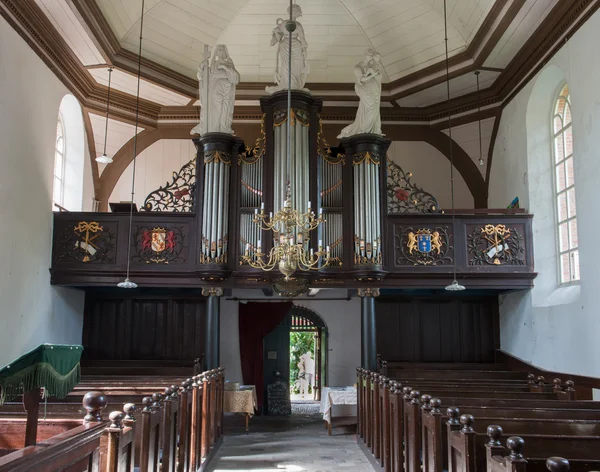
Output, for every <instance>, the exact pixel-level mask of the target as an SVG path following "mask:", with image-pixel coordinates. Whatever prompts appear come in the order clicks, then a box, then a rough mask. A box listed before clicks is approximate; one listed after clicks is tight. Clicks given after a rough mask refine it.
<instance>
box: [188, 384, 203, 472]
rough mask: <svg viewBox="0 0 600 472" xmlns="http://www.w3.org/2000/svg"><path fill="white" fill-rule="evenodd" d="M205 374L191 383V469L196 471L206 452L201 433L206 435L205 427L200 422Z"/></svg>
mask: <svg viewBox="0 0 600 472" xmlns="http://www.w3.org/2000/svg"><path fill="white" fill-rule="evenodd" d="M202 379H203V375H202V374H201V375H196V376H194V377H193V378H192V380H193V382H192V385H191V395H192V408H191V415H190V416H191V422H190V470H191V471H196V470H197V469H198V466H199V464H200V463H201V460H202V457H204V453H203V452H201V450H200V440H201V435H202V436H204V431H203V428H202V426H201V424H200V418H201V416H200V413H199V412H200V411H201V410H202V397H201V391H202V390H201V389H202V387H201V385H202Z"/></svg>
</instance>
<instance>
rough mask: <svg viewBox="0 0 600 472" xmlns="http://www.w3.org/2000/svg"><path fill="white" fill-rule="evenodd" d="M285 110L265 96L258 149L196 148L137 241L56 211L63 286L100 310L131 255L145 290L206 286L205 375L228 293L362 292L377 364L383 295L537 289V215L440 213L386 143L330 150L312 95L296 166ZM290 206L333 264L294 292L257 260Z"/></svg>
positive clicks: (106, 223)
mask: <svg viewBox="0 0 600 472" xmlns="http://www.w3.org/2000/svg"><path fill="white" fill-rule="evenodd" d="M286 100H287V97H286V94H285V92H278V93H275V94H273V95H271V96H269V97H265V98H263V99H261V107H262V111H263V119H262V122H261V126H260V134H259V135H257V136H256V139H255V141H254V142H251V143H245V142H242V141H241V140H240V139H239V138H237V137H235V136H232V135H229V134H225V133H206V134H204V135H203V136H202V137H201V138H199V139H198V138H194V144H195V146H196V148H197V158H196V161H195V162H190V163H189V164H187V165H185V166H184V167H183V168H182V169H181V170H180V171H179V172H178V173H174V177H173V180H172V182H169V183H168V184H167V185H165V186H164V187H161V188H159V189H156V191H154V192H152V193H150V194H149V195H148V196H147V198H146V201H145V204H144V206H143V207H142V208H141V210H142V211H140V212H139V213H134V214H133V217H132V233H131V234H132V238H131V240H129V239H128V232H127V230H128V220H129V216H130V215H129V213H55V215H54V218H55V222H54V242H53V256H52V268H51V277H52V283H53V284H55V285H63V286H73V287H85V288H86V289H87V290H91V292H90V295H89V299H90V300H100V299H101V298H102V297H101V296H100V297H99V296H98V295H93V293H95V292H94V291H95V290H98V289H101V288H102V287H114V286H115V285H116V283H117V282H118V281H119V280H120V279H122V277H123V275H124V273H125V269H126V267H127V254H128V247H127V246H128V245H130V265H131V273H130V274H131V278H132V280H135V282H136V283H137V284H138V285H139V286H140V288H150V289H155V288H161V289H165V290H169V289H173V290H178V289H193V288H196V289H200V288H201V289H202V293H203V295H205V296H206V297H208V298H207V300H208V304H207V313H206V321H205V322H206V326H209V325H210V327H211V328H210V332H211V333H212V334H208V333H204V338H205V342H204V344H203V345H202V346H201V347H196V348H194V349H195V350H194V349H192V351H190V352H193V354H190V355H193V356H194V357H197V356H199V355H200V354H202V352H199V350H200V351H201V350H202V349H204V350H205V351H206V352H205V354H206V362H207V366H208V368H214V367H216V366H218V359H219V352H218V351H219V344H218V336H216V335H215V334H214V333H215V332H218V331H214V330H218V325H219V296H222V295H223V294H224V290H225V291H228V290H231V289H237V288H251V289H271V288H273V289H274V290H275V291H276V292H279V294H280V295H282V296H283V297H284V298H286V297H287V298H289V297H294V296H298V295H301V294H302V293H304V292H305V291H306V290H307V289H308V287H311V288H345V289H349V290H352V291H354V293H355V294H356V293H358V294H359V295H361V296H362V295H364V296H363V305H362V306H363V329H362V332H363V335H362V336H363V339H362V341H363V360H364V362H365V365H370V366H371V367H372V366H373V365H374V362H375V354H376V352H375V351H376V348H375V328H374V323H375V315H374V310H375V306H376V305H375V303H374V300H373V298H374V296H376V295H378V294H379V293H380V291H382V290H383V291H384V293H385V291H386V290H388V291H389V293H390V294H391V293H401V292H398V290H400V291H402V290H412V291H418V290H428V291H431V292H432V293H436V291H438V292H439V291H440V290H441V289H443V287H445V286H446V285H448V283H449V282H450V281H451V280H452V278H453V271H456V276H457V278H458V279H459V280H462V281H464V283H465V284H466V285H468V287H469V289H471V290H474V291H475V293H476V292H477V290H483V291H486V292H484V293H490V292H489V291H490V290H491V291H503V290H514V289H525V288H529V287H531V286H532V284H533V279H534V277H535V273H534V269H533V258H532V255H533V253H532V242H531V215H527V214H524V213H522V211H521V210H518V209H517V210H497V211H494V210H474V211H471V210H467V211H460V210H459V211H456V212H455V213H456V214H453V213H452V211H450V210H449V209H443V208H440V207H439V205H438V203H437V201H436V199H435V198H434V197H433V196H432V195H431V194H430V193H428V192H427V191H426V190H424V189H421V188H419V187H418V186H417V185H415V184H414V183H412V182H411V179H410V175H409V174H407V173H405V171H404V170H403V169H401V168H400V167H399V166H398V165H397V164H395V163H393V162H392V161H390V160H388V159H387V157H386V152H387V149H388V146H389V140H387V139H385V138H384V137H382V136H380V135H374V134H359V135H355V136H351V137H348V138H343V139H342V140H341V142H340V143H338V145H337V146H335V147H332V146H330V145H329V144H328V143H327V142H326V141H325V140H324V138H323V134H322V131H321V130H322V125H321V121H320V112H321V110H322V101H321V100H320V99H319V98H318V97H313V96H312V95H311V94H310V93H308V92H302V91H297V90H294V91H292V93H291V105H292V107H291V110H292V113H291V123H290V129H291V133H292V135H291V150H292V151H291V153H290V159H289V161H288V160H286V151H285V143H286V140H287V126H286V124H287V123H286V122H287V120H288V117H287V109H286ZM288 166H289V168H288ZM288 175H289V181H290V188H289V195H286V192H287V190H286V183H287V176H288ZM287 198H289V205H290V206H291V208H292V209H296V210H298V211H299V212H300V213H305V212H306V211H307V210H308V211H310V212H312V213H313V214H316V213H317V212H319V216H321V214H322V218H323V220H324V222H323V223H322V224H320V225H318V228H317V229H315V230H314V231H304V230H302V229H296V230H294V231H295V232H294V233H293V234H291V235H290V236H291V238H292V239H293V238H295V243H294V245H298V246H301V247H302V248H303V249H304V250H305V252H306V253H308V254H310V253H311V251H312V253H313V254H315V253H319V251H320V253H321V254H323V255H324V256H325V255H326V256H327V263H325V260H326V259H325V257H323V258H322V259H321V261H320V263H319V264H317V265H315V266H314V267H312V268H311V269H310V270H306V271H302V270H298V271H296V272H295V273H294V274H293V276H292V278H291V280H290V281H288V282H286V281H285V280H284V278H283V276H282V274H281V273H280V272H279V270H278V267H272V268H271V270H268V271H265V270H262V269H261V268H257V267H253V266H252V264H251V263H250V262H252V261H255V260H257V257H258V256H257V254H259V255H260V257H262V258H263V259H266V258H267V257H266V256H265V255H266V254H269V252H270V251H271V250H272V249H273V247H276V246H277V245H278V244H280V240H279V239H278V238H280V237H281V235H279V234H277V233H273V232H270V231H267V230H265V228H264V226H262V227H261V225H260V221H259V220H260V218H258V217H259V216H260V215H263V216H264V217H265V218H266V215H267V214H269V213H271V214H274V213H277V212H278V211H280V210H282V208H283V207H284V204H285V203H284V201H285V200H286V199H287ZM357 289H358V292H355V290H357ZM166 293H168V292H166ZM174 293H175V292H174ZM442 293H443V292H442ZM200 298H203V297H200ZM434 298H435V296H434ZM90 303H91V302H90ZM98 303H100V301H98ZM100 309H101V308H100Z"/></svg>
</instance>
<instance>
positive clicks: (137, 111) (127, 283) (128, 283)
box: [117, 0, 145, 288]
mask: <svg viewBox="0 0 600 472" xmlns="http://www.w3.org/2000/svg"><path fill="white" fill-rule="evenodd" d="M144 5H145V0H142V13H141V16H140V46H139V50H138V74H137V92H136V95H135V131H134V132H135V134H134V135H133V172H132V177H131V207H130V209H129V235H128V237H127V273H126V275H125V280H124V281H123V282H119V283H118V284H117V287H119V288H137V286H138V285H137V284H136V283H135V282H132V281H131V280H129V266H130V263H131V230H132V226H133V205H134V203H133V201H134V200H133V199H134V197H135V164H136V160H137V135H138V125H139V117H140V80H141V73H142V32H143V30H144Z"/></svg>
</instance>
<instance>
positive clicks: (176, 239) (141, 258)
mask: <svg viewBox="0 0 600 472" xmlns="http://www.w3.org/2000/svg"><path fill="white" fill-rule="evenodd" d="M186 233H187V226H150V225H148V226H138V227H137V228H136V229H135V233H134V250H133V254H132V256H131V260H132V262H136V263H145V264H181V263H183V262H185V261H186V260H187V249H188V248H187V234H186Z"/></svg>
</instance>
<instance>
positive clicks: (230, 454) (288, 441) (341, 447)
mask: <svg viewBox="0 0 600 472" xmlns="http://www.w3.org/2000/svg"><path fill="white" fill-rule="evenodd" d="M243 423H244V421H243V418H241V417H231V416H227V417H226V418H225V436H224V438H223V444H222V445H221V447H220V449H219V451H218V452H217V455H216V456H215V457H214V459H213V460H212V461H211V463H210V464H209V466H208V468H207V472H225V471H246V470H247V471H253V472H275V471H279V472H281V471H289V472H300V471H307V472H325V471H327V472H330V471H346V472H374V469H373V467H372V466H371V465H370V464H369V461H368V460H367V458H366V457H365V456H364V454H363V453H362V452H361V450H360V448H359V446H358V445H357V444H356V435H355V434H344V433H343V432H342V431H340V432H339V433H338V432H336V433H335V434H334V435H333V436H328V435H327V430H326V429H325V427H324V425H323V420H322V419H321V417H320V416H315V415H311V416H306V415H304V416H302V415H293V416H291V417H288V418H276V417H271V418H270V417H255V418H253V419H252V420H251V421H250V432H249V433H248V434H245V433H244V424H243Z"/></svg>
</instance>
